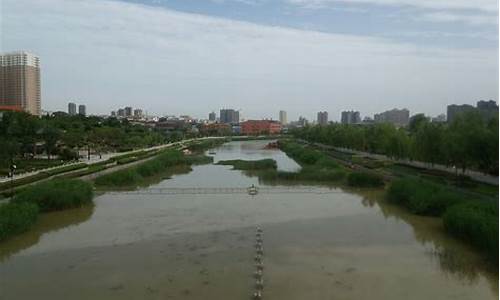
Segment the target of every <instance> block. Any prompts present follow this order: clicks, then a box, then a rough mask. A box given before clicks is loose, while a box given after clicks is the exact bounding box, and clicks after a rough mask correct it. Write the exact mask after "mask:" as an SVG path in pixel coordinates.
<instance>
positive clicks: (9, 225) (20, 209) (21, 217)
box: [0, 179, 94, 242]
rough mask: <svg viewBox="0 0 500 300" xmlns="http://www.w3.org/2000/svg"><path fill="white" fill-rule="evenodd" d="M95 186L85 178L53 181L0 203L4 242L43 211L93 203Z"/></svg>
mask: <svg viewBox="0 0 500 300" xmlns="http://www.w3.org/2000/svg"><path fill="white" fill-rule="evenodd" d="M93 197H94V193H93V188H92V185H91V184H89V183H87V182H83V181H81V180H67V179H65V180H61V179H59V180H52V181H48V182H45V183H39V184H36V185H33V186H31V187H28V188H26V189H24V190H23V191H22V192H20V193H19V194H17V195H15V196H14V197H13V198H12V199H11V201H10V202H9V203H5V204H0V242H1V241H3V240H5V239H7V238H10V237H12V236H14V235H16V234H20V233H23V232H25V231H27V230H29V229H30V227H31V226H32V225H33V224H34V223H35V222H36V220H37V218H38V214H39V213H46V212H51V211H59V210H65V209H70V208H75V207H81V206H83V205H86V204H89V203H91V202H92V198H93Z"/></svg>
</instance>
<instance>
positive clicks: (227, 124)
mask: <svg viewBox="0 0 500 300" xmlns="http://www.w3.org/2000/svg"><path fill="white" fill-rule="evenodd" d="M40 82H41V80H40V58H39V57H38V56H37V55H35V54H32V53H29V52H25V51H19V52H11V53H5V54H0V111H3V110H13V111H25V112H28V113H30V114H33V115H36V116H39V115H41V113H42V111H41V86H40ZM468 111H477V112H479V113H480V114H481V115H482V116H483V117H484V118H485V119H490V118H492V117H494V116H497V115H498V105H497V103H496V102H495V101H493V100H489V101H484V100H481V101H478V102H477V104H476V106H472V105H469V104H463V105H456V104H453V105H448V107H447V114H446V115H444V114H441V115H439V116H437V117H434V118H431V120H432V121H433V122H451V121H453V120H454V119H455V118H456V116H457V115H459V114H461V113H463V112H468ZM68 114H69V115H77V114H78V115H83V116H85V115H86V114H87V112H86V106H85V105H83V104H80V105H78V106H77V104H76V103H74V102H70V103H68ZM111 116H112V117H116V118H123V119H128V120H131V121H134V122H139V123H143V124H145V125H147V126H154V127H156V128H160V129H165V130H186V129H191V130H197V131H200V132H203V133H206V134H228V133H233V134H243V135H257V134H276V133H280V132H283V131H286V129H287V128H289V127H303V126H306V125H308V124H309V121H308V120H307V119H306V118H305V117H302V116H300V117H299V119H298V120H297V121H293V122H288V119H287V113H286V111H283V110H281V111H280V112H279V121H276V120H244V121H241V120H240V111H238V110H235V109H228V108H223V109H221V110H220V112H219V116H217V114H216V113H215V112H211V113H209V114H208V120H201V121H198V120H195V119H193V118H191V117H189V116H180V117H179V118H177V117H173V116H169V117H163V118H156V117H155V118H148V117H146V116H145V114H144V113H143V110H142V109H138V108H136V109H133V108H132V107H131V106H127V107H124V108H119V109H117V110H116V111H112V112H111ZM410 119H411V118H410V111H409V110H408V109H405V108H404V109H392V110H388V111H385V112H382V113H378V114H375V115H374V117H373V119H372V118H370V117H365V118H364V119H363V120H361V115H360V113H359V111H353V110H350V111H343V112H342V113H341V119H340V122H341V123H342V124H372V123H392V124H394V125H396V126H398V127H401V126H406V125H408V124H409V122H410ZM329 123H330V121H329V120H328V112H326V111H320V112H318V113H317V120H316V121H315V122H313V124H318V125H322V126H323V125H327V124H329Z"/></svg>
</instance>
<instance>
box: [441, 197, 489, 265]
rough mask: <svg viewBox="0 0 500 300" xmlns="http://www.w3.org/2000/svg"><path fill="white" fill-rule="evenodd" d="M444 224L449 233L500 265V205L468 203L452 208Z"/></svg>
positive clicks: (444, 217)
mask: <svg viewBox="0 0 500 300" xmlns="http://www.w3.org/2000/svg"><path fill="white" fill-rule="evenodd" d="M443 223H444V226H445V228H446V230H447V231H448V232H450V233H451V234H453V235H454V236H456V237H458V238H460V239H462V240H464V241H467V242H469V243H471V244H472V245H474V246H476V247H477V248H478V249H481V250H483V251H484V252H485V253H486V254H487V255H488V257H489V258H490V259H491V260H492V261H495V262H497V263H498V203H493V202H485V201H475V202H472V201H467V202H464V203H461V204H458V205H455V206H452V207H451V208H450V209H448V210H447V211H446V213H445V214H444V216H443Z"/></svg>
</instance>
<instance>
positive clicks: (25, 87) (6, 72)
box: [0, 51, 42, 116]
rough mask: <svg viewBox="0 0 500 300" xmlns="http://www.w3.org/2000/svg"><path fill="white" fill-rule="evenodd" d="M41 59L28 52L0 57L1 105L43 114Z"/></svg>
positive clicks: (6, 54) (34, 113)
mask: <svg viewBox="0 0 500 300" xmlns="http://www.w3.org/2000/svg"><path fill="white" fill-rule="evenodd" d="M41 98H42V96H41V90H40V58H39V57H38V56H36V55H34V54H31V53H28V52H24V51H21V52H12V53H5V54H1V55H0V105H2V106H13V107H19V108H22V109H23V110H24V111H26V112H29V113H30V114H33V115H37V116H38V115H40V113H41Z"/></svg>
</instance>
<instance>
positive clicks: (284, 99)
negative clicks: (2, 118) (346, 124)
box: [0, 0, 499, 120]
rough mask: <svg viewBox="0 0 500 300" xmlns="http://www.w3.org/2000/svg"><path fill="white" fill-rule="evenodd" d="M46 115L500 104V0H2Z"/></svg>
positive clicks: (5, 31) (4, 45)
mask: <svg viewBox="0 0 500 300" xmlns="http://www.w3.org/2000/svg"><path fill="white" fill-rule="evenodd" d="M0 17H1V20H0V26H1V27H0V32H1V39H0V51H2V52H9V51H16V50H26V51H29V52H32V53H35V54H37V55H39V56H40V58H41V64H42V67H41V68H42V69H41V72H42V109H44V110H50V111H56V110H66V109H67V103H68V102H70V101H73V102H76V103H78V104H86V105H87V111H88V112H90V113H94V114H109V113H110V111H112V110H116V109H117V108H120V107H124V106H133V107H134V108H135V107H137V108H142V109H144V110H145V111H147V112H148V113H149V114H152V115H167V114H168V115H180V114H188V115H191V116H194V117H198V118H207V117H208V113H209V112H211V111H216V112H218V111H219V109H220V108H234V109H239V110H241V115H242V116H243V117H244V118H247V119H248V118H251V119H260V118H273V119H277V118H278V113H279V110H285V111H287V113H288V119H289V120H294V119H297V118H298V117H299V116H305V117H307V118H308V119H311V120H314V119H315V118H316V113H317V112H318V111H324V110H325V111H328V112H329V116H330V119H331V120H339V119H340V113H341V111H343V110H358V111H360V112H361V116H362V117H364V116H373V114H374V113H378V112H382V111H385V110H388V109H392V108H407V109H409V110H410V113H411V114H415V113H425V114H428V115H431V116H435V115H438V114H441V113H445V112H446V105H448V104H452V103H459V104H460V103H470V104H475V103H476V101H478V100H482V99H485V100H489V99H493V100H495V101H498V89H499V83H498V81H499V69H498V66H499V64H498V63H499V61H498V53H499V52H498V0H473V1H470V0H344V1H338V0H123V1H118V0H2V1H1V2H0Z"/></svg>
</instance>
